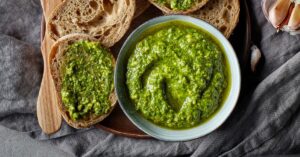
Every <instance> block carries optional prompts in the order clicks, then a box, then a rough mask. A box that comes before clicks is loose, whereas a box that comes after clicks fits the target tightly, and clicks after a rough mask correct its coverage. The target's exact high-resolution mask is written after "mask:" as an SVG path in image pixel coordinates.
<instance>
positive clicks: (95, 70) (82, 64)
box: [59, 41, 114, 121]
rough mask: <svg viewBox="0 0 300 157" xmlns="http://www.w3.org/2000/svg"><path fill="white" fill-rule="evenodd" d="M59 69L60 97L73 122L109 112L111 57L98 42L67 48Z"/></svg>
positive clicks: (111, 76) (80, 42) (81, 42)
mask: <svg viewBox="0 0 300 157" xmlns="http://www.w3.org/2000/svg"><path fill="white" fill-rule="evenodd" d="M63 55H64V56H63V58H62V64H61V66H60V68H59V71H60V74H61V81H62V82H61V97H62V102H63V104H64V106H65V107H66V109H67V111H68V113H69V115H70V117H71V119H72V120H75V121H76V120H79V119H82V118H85V117H88V116H90V115H91V114H93V115H96V116H100V115H104V114H106V113H108V112H109V110H110V109H111V102H110V100H109V97H110V94H111V93H112V91H113V72H114V70H113V56H112V55H111V54H110V53H109V51H108V50H106V49H105V48H103V47H102V46H101V45H100V44H99V43H97V42H90V41H78V42H75V43H73V44H71V45H69V46H68V47H67V49H66V50H65V52H64V54H63Z"/></svg>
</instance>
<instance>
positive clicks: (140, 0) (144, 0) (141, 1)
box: [134, 0, 150, 18]
mask: <svg viewBox="0 0 300 157" xmlns="http://www.w3.org/2000/svg"><path fill="white" fill-rule="evenodd" d="M135 4H136V5H135V12H134V18H136V17H138V16H140V15H141V14H142V13H143V12H144V11H145V10H147V9H148V8H149V7H150V3H149V1H148V0H136V2H135Z"/></svg>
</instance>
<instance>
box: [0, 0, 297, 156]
mask: <svg viewBox="0 0 300 157" xmlns="http://www.w3.org/2000/svg"><path fill="white" fill-rule="evenodd" d="M260 3H261V2H260V0H248V4H249V5H250V9H251V15H252V20H253V21H252V22H253V32H252V36H253V40H254V42H255V43H256V44H257V45H258V46H259V47H260V48H261V50H262V51H263V53H264V56H265V63H264V64H263V65H262V67H261V72H260V73H259V74H258V75H257V77H256V78H255V81H253V80H246V81H245V80H244V81H245V82H246V83H247V81H249V82H252V84H251V86H247V88H246V89H245V88H244V89H243V94H242V95H241V97H240V100H239V103H238V104H237V107H236V108H235V110H234V112H233V113H232V115H231V116H230V118H229V119H228V120H227V121H226V122H225V124H223V125H222V127H220V128H219V129H218V130H216V131H214V132H213V133H211V134H209V135H207V136H205V137H202V138H200V139H196V140H193V141H189V142H162V141H157V140H154V139H150V140H138V139H131V138H125V137H120V136H117V135H113V134H110V133H107V132H105V131H102V130H99V129H86V130H79V131H76V130H74V129H72V128H70V127H68V126H67V125H66V124H65V123H64V124H63V126H62V129H61V131H60V132H58V133H56V134H54V135H52V136H50V137H49V136H47V135H45V134H43V133H42V132H41V129H40V128H39V126H38V122H37V118H36V114H35V111H36V108H35V106H36V101H37V95H38V91H39V85H40V83H41V78H42V70H43V61H42V56H41V53H40V49H39V47H40V21H41V16H42V10H41V6H40V2H39V0H0V89H1V90H0V142H1V144H0V156H1V157H2V156H3V157H7V156H25V157H27V156H28V157H34V156H49V157H54V156H98V155H105V156H175V155H192V156H200V155H201V156H234V157H235V156H258V155H269V156H272V155H275V154H277V155H287V154H297V153H298V154H300V129H299V128H300V114H299V113H300V110H299V105H300V54H299V53H298V52H299V50H300V40H299V39H300V36H290V35H288V34H287V33H276V31H275V30H274V29H273V28H272V26H271V25H270V24H268V23H267V21H266V20H265V18H264V17H263V14H262V11H261V6H260ZM241 18H243V17H241ZM251 79H253V78H251ZM253 82H257V84H253Z"/></svg>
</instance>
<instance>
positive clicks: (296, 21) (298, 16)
mask: <svg viewBox="0 0 300 157" xmlns="http://www.w3.org/2000/svg"><path fill="white" fill-rule="evenodd" d="M288 27H289V28H290V29H292V30H297V29H298V28H299V27H300V4H296V5H295V8H294V10H293V12H292V14H291V17H290V20H289V23H288Z"/></svg>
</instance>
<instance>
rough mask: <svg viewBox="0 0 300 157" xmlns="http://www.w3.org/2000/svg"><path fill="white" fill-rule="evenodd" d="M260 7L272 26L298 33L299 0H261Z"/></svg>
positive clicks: (299, 20)
mask: <svg viewBox="0 0 300 157" xmlns="http://www.w3.org/2000/svg"><path fill="white" fill-rule="evenodd" d="M262 8H263V12H264V14H265V16H266V18H267V19H268V21H269V22H270V23H271V24H272V25H273V27H274V28H276V29H278V30H282V31H286V32H290V34H292V35H295V34H300V0H263V1H262Z"/></svg>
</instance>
